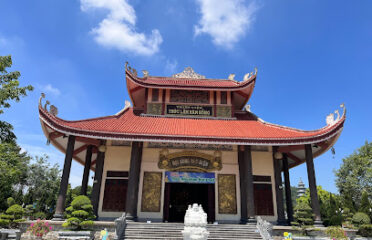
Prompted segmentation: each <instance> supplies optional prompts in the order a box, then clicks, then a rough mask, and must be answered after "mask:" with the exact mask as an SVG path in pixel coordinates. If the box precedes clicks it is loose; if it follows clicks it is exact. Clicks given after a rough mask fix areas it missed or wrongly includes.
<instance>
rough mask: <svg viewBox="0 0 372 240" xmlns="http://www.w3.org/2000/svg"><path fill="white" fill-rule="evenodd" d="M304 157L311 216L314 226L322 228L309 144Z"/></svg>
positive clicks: (306, 146) (311, 152)
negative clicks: (312, 215)
mask: <svg viewBox="0 0 372 240" xmlns="http://www.w3.org/2000/svg"><path fill="white" fill-rule="evenodd" d="M305 156H306V168H307V177H308V180H309V189H310V199H311V207H312V209H313V214H314V226H323V222H322V218H321V215H320V206H319V200H318V191H317V188H316V180H315V171H314V160H313V151H312V148H311V144H306V145H305Z"/></svg>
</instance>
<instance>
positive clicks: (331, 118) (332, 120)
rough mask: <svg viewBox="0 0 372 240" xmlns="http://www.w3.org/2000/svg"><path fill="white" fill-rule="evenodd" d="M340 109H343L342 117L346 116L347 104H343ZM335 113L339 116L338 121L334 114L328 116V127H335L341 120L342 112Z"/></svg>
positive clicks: (336, 111)
mask: <svg viewBox="0 0 372 240" xmlns="http://www.w3.org/2000/svg"><path fill="white" fill-rule="evenodd" d="M340 107H341V108H342V109H343V111H342V116H344V115H345V114H346V108H345V104H341V105H340ZM334 113H335V114H337V117H336V119H335V114H333V113H330V114H328V115H327V117H326V123H327V125H328V126H332V125H334V124H335V123H337V122H338V121H339V120H340V118H341V116H340V112H339V111H338V109H337V110H335V111H334Z"/></svg>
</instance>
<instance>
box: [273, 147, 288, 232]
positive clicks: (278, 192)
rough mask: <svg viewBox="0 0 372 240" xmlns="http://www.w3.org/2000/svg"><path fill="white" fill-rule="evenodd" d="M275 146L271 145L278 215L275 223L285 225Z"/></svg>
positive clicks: (279, 169)
mask: <svg viewBox="0 0 372 240" xmlns="http://www.w3.org/2000/svg"><path fill="white" fill-rule="evenodd" d="M276 151H277V147H273V165H274V178H275V193H276V194H275V195H276V196H275V197H276V213H277V216H278V220H277V224H278V225H286V220H285V216H284V201H283V185H282V171H281V166H280V165H281V164H280V162H281V159H275V153H276Z"/></svg>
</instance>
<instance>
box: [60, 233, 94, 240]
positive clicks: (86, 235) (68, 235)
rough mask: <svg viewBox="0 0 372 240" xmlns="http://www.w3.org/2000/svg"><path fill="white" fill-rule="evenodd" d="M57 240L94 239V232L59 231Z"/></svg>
mask: <svg viewBox="0 0 372 240" xmlns="http://www.w3.org/2000/svg"><path fill="white" fill-rule="evenodd" d="M58 239H63V240H65V239H66V240H67V239H75V240H91V239H94V232H91V231H59V232H58Z"/></svg>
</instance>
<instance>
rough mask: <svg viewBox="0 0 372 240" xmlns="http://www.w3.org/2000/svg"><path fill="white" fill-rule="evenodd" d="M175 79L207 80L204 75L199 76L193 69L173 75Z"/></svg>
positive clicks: (186, 69)
mask: <svg viewBox="0 0 372 240" xmlns="http://www.w3.org/2000/svg"><path fill="white" fill-rule="evenodd" d="M172 77H174V78H195V79H205V76H204V75H201V74H198V73H196V72H195V71H194V69H192V68H191V67H187V68H185V69H184V70H183V72H180V73H176V74H173V75H172Z"/></svg>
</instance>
